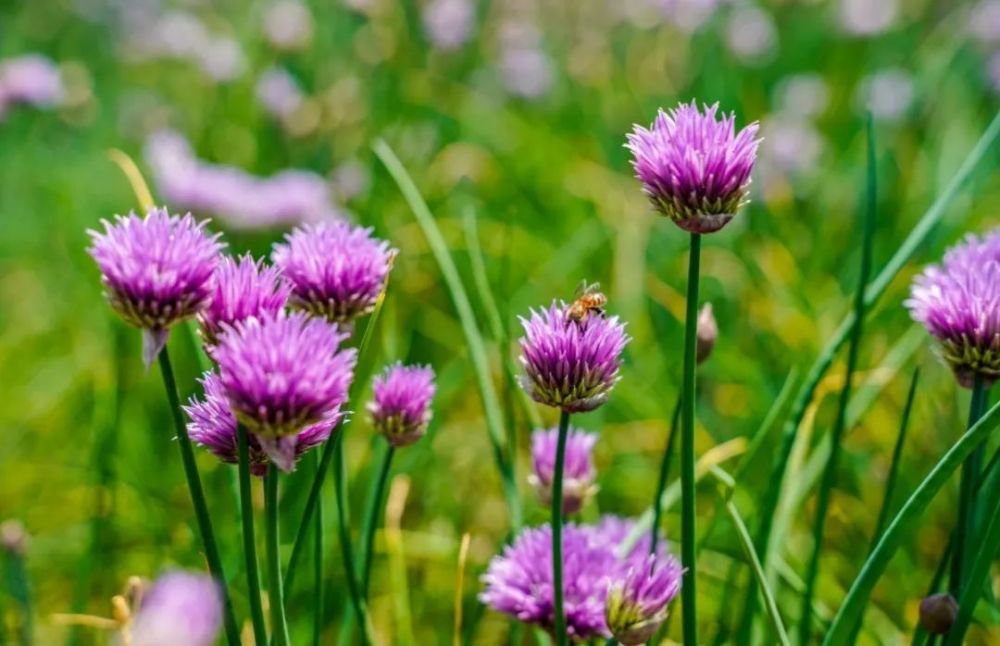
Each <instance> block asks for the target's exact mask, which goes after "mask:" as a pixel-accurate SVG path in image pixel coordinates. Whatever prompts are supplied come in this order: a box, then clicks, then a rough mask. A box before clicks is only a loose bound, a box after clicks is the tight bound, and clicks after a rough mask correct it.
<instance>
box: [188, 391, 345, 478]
mask: <svg viewBox="0 0 1000 646" xmlns="http://www.w3.org/2000/svg"><path fill="white" fill-rule="evenodd" d="M201 383H202V386H203V387H204V389H205V395H204V398H203V399H196V398H194V397H192V398H191V400H190V401H189V402H188V405H187V406H185V407H184V412H186V413H187V416H188V420H189V421H188V425H187V431H188V435H189V436H190V437H191V439H192V440H193V441H194V442H195V443H196V444H199V445H201V446H203V447H205V448H206V449H208V450H209V451H211V452H212V453H214V454H215V455H216V456H217V457H218V458H219V459H220V460H222V461H223V462H228V463H229V464H238V463H239V447H238V444H237V442H238V439H237V435H236V433H237V428H236V426H237V423H236V416H235V415H233V411H232V410H231V409H230V408H229V400H228V399H227V398H226V393H225V391H224V390H223V388H222V384H221V383H220V381H219V376H218V375H217V374H215V373H214V372H206V373H205V375H204V376H203V377H202V378H201ZM342 417H343V414H342V413H341V412H340V410H339V409H337V411H335V412H334V413H331V414H329V415H327V417H326V418H324V419H323V421H321V422H319V423H318V424H313V425H312V426H307V427H305V428H304V429H302V430H301V431H299V432H298V433H297V434H296V435H295V438H294V439H295V441H294V442H285V443H283V444H281V446H280V447H273V448H280V449H281V450H282V451H283V453H281V454H279V455H278V456H277V459H275V460H274V463H275V465H277V466H278V467H279V468H281V469H282V470H284V471H292V470H293V469H294V468H295V464H296V462H298V459H299V458H300V457H302V454H304V453H305V452H306V451H308V450H309V449H311V448H313V447H315V446H319V445H320V444H322V443H323V442H325V441H326V439H327V438H328V437H330V433H331V432H332V431H333V429H334V427H335V426H336V425H337V423H338V422H339V421H340V420H341V418H342ZM247 435H248V437H247V440H248V444H249V449H250V451H249V454H250V472H251V473H253V474H254V475H256V476H263V475H264V474H265V473H266V472H267V464H268V462H269V456H268V453H267V452H265V450H264V447H263V446H261V443H260V441H259V440H258V439H257V436H256V435H254V434H253V433H248V434H247Z"/></svg>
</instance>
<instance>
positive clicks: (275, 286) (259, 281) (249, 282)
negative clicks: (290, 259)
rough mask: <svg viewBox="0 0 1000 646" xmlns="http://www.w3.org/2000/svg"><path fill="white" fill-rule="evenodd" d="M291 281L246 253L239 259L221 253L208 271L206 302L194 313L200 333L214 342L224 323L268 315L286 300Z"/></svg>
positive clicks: (217, 338) (279, 307) (209, 342)
mask: <svg viewBox="0 0 1000 646" xmlns="http://www.w3.org/2000/svg"><path fill="white" fill-rule="evenodd" d="M289 294H291V285H289V284H288V281H286V280H284V279H283V278H282V277H281V273H280V272H279V271H278V270H277V269H276V268H274V267H269V266H267V265H266V264H265V263H264V261H262V260H254V258H253V256H251V255H250V254H246V255H244V256H241V257H240V258H239V260H235V259H233V258H230V257H224V258H223V259H222V261H221V262H220V263H219V264H218V266H216V268H215V272H214V274H213V275H212V291H211V297H210V298H209V303H208V306H207V307H206V308H205V309H203V310H202V311H201V313H200V314H199V315H198V321H199V322H200V323H201V332H202V336H203V337H204V339H205V342H206V343H208V344H209V345H215V344H216V343H217V342H218V340H219V336H220V335H221V334H222V332H223V330H224V329H225V327H226V326H232V325H235V324H236V323H239V322H240V321H242V320H244V319H247V318H250V317H251V316H269V315H274V314H277V313H278V312H280V311H281V310H283V309H284V308H285V305H286V304H287V303H288V296H289Z"/></svg>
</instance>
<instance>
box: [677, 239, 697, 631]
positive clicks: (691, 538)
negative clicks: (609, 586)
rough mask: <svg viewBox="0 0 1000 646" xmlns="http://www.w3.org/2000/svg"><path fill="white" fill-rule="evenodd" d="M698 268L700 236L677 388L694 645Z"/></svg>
mask: <svg viewBox="0 0 1000 646" xmlns="http://www.w3.org/2000/svg"><path fill="white" fill-rule="evenodd" d="M700 268H701V235H699V234H697V233H692V234H691V251H690V254H689V256H688V274H687V280H688V285H687V315H686V317H685V320H684V379H683V384H682V386H681V564H682V565H683V566H684V579H683V584H682V585H681V596H682V599H681V611H682V620H683V621H682V623H683V626H684V643H685V644H697V643H698V610H697V607H696V605H695V604H696V602H697V599H698V593H697V591H696V588H695V582H696V580H697V571H698V564H697V562H696V559H697V550H696V549H695V547H696V546H695V536H696V534H697V532H696V530H695V519H696V516H697V514H696V510H695V495H696V488H695V475H694V462H695V460H694V402H695V371H696V369H697V357H696V348H697V343H698V280H699V273H700Z"/></svg>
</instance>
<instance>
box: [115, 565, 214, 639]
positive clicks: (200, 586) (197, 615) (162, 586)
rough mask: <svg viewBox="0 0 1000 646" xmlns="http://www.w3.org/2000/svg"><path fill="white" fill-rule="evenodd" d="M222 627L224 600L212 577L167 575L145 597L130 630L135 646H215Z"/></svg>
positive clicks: (157, 581) (158, 580)
mask: <svg viewBox="0 0 1000 646" xmlns="http://www.w3.org/2000/svg"><path fill="white" fill-rule="evenodd" d="M221 625H222V596H221V594H220V591H219V587H218V584H217V583H216V582H215V581H213V580H212V579H211V578H210V577H207V576H204V575H200V574H191V573H188V572H169V573H167V574H164V575H163V576H161V577H160V578H159V579H157V580H156V582H155V583H154V584H153V586H152V587H151V588H150V589H149V590H148V591H147V592H146V593H145V594H144V595H143V596H142V603H141V605H140V606H139V611H138V613H137V614H136V616H135V620H134V621H133V623H132V625H131V626H130V628H129V630H130V632H131V640H130V641H129V643H130V644H131V645H132V646H175V645H177V644H184V645H185V646H212V645H213V644H215V641H216V638H217V637H218V635H219V628H220V626H221Z"/></svg>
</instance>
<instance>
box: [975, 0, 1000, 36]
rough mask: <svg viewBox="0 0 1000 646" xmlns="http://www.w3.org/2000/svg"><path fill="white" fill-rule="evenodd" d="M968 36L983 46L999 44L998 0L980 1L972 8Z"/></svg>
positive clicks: (999, 1)
mask: <svg viewBox="0 0 1000 646" xmlns="http://www.w3.org/2000/svg"><path fill="white" fill-rule="evenodd" d="M969 34H970V35H971V36H972V37H973V38H975V39H976V40H978V41H979V42H981V43H983V44H985V45H995V44H997V43H1000V0H982V1H981V2H979V3H978V4H977V5H976V6H975V7H973V8H972V10H971V11H970V12H969Z"/></svg>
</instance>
